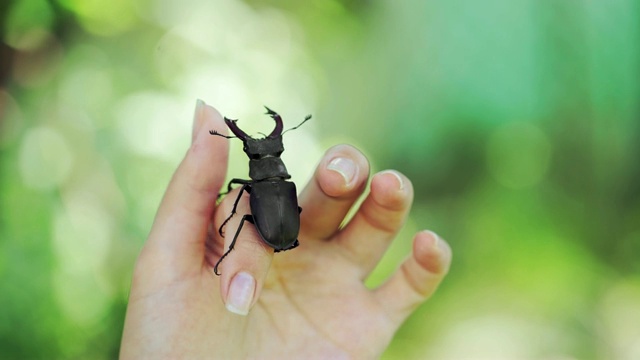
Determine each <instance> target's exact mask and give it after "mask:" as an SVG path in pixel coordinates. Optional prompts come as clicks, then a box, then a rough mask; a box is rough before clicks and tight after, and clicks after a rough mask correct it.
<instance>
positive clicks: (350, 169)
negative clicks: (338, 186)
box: [327, 157, 358, 185]
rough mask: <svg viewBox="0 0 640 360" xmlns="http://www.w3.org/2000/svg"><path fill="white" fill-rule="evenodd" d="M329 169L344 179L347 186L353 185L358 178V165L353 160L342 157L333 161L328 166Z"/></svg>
mask: <svg viewBox="0 0 640 360" xmlns="http://www.w3.org/2000/svg"><path fill="white" fill-rule="evenodd" d="M327 169H329V170H333V171H335V172H337V173H338V174H340V175H341V176H342V177H343V178H344V181H345V185H349V184H351V182H352V181H353V180H354V179H355V177H356V172H357V171H358V169H357V167H356V164H355V163H354V162H353V161H352V160H351V159H347V158H340V157H339V158H335V159H333V160H331V162H329V165H327Z"/></svg>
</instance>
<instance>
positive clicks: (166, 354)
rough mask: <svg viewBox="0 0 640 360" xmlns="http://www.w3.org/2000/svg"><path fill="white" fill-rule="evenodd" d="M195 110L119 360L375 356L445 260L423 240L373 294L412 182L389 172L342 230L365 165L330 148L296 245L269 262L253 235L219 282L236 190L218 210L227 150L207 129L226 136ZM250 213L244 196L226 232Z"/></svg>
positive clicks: (214, 119) (439, 247) (142, 260)
mask: <svg viewBox="0 0 640 360" xmlns="http://www.w3.org/2000/svg"><path fill="white" fill-rule="evenodd" d="M198 104H199V105H198V107H197V109H196V114H195V118H194V130H193V139H192V140H193V141H192V145H191V147H190V149H189V150H188V152H187V154H186V156H185V158H184V160H183V161H182V163H181V164H180V166H179V167H178V169H177V171H176V173H175V174H174V176H173V178H172V180H171V183H170V184H169V187H168V189H167V192H166V194H165V196H164V198H163V200H162V203H161V205H160V208H159V210H158V213H157V215H156V219H155V221H154V224H153V227H152V230H151V233H150V234H149V238H148V240H147V242H146V244H145V246H144V248H143V250H142V252H141V254H140V256H139V258H138V260H137V262H136V266H135V270H134V274H133V281H132V286H131V293H130V297H129V304H128V307H127V316H126V321H125V326H124V332H123V338H122V345H121V350H120V351H121V352H120V355H121V358H122V359H141V358H150V359H160V358H225V359H226V358H292V357H295V358H373V357H379V356H380V355H381V354H382V352H383V351H384V350H385V348H386V347H387V345H388V344H389V342H390V341H391V339H392V337H393V335H394V333H395V331H396V330H397V329H398V328H399V326H400V325H401V324H402V322H403V321H404V320H405V319H406V318H407V316H409V315H410V314H411V313H412V312H413V311H414V310H415V309H416V308H417V307H418V306H419V305H420V304H421V303H422V302H423V301H424V300H426V299H427V298H428V297H429V296H431V295H432V294H433V293H434V292H435V290H436V288H437V286H438V284H439V283H440V281H441V280H442V279H443V277H444V276H445V274H446V273H447V271H448V268H449V264H450V261H451V249H450V248H449V246H448V245H447V243H446V242H444V241H443V240H442V239H440V238H439V237H437V236H436V235H435V234H434V233H432V232H428V231H423V232H419V233H418V234H416V235H415V237H414V240H413V251H412V254H411V255H410V256H409V257H408V258H407V259H406V260H405V261H404V262H403V263H402V264H401V265H400V267H399V268H398V270H397V271H396V272H395V273H394V274H392V276H391V277H390V278H389V279H388V280H387V281H386V282H385V283H384V284H383V285H381V286H380V287H378V288H376V289H368V288H367V287H365V285H364V280H365V279H366V278H367V276H368V275H369V274H370V273H371V271H372V270H373V268H374V267H375V266H376V264H377V263H378V261H379V260H380V258H381V257H382V255H383V253H384V252H385V250H386V249H387V247H388V245H389V243H390V242H391V241H392V240H393V238H394V237H395V236H396V234H397V233H398V231H399V230H400V228H401V227H402V225H403V223H404V221H405V219H406V217H407V214H408V212H409V209H410V205H411V202H412V197H413V188H412V186H411V182H410V181H409V180H408V179H407V178H406V177H404V176H403V175H402V174H399V173H398V172H395V171H383V172H381V173H378V174H376V175H374V176H373V178H372V181H371V187H370V188H371V191H370V193H369V194H368V195H367V197H366V199H365V200H364V202H363V203H362V205H361V206H360V208H359V209H358V211H357V212H356V214H355V215H354V217H353V218H352V219H351V220H350V221H349V223H348V224H346V225H345V226H344V228H340V225H341V223H342V221H343V220H344V218H345V216H346V214H347V212H348V211H349V209H350V208H351V207H352V206H353V205H354V203H355V201H356V200H357V199H358V198H359V197H360V196H361V195H362V193H363V191H364V189H365V186H366V182H367V181H368V174H369V164H368V162H367V160H366V158H365V157H364V156H363V155H362V154H361V153H360V152H359V151H357V150H356V149H354V148H353V147H351V146H347V145H341V146H336V147H333V148H331V149H330V150H328V151H327V153H326V154H325V155H324V157H323V159H322V160H321V161H320V164H319V165H318V168H317V170H316V172H315V174H314V176H313V178H312V179H311V181H310V182H309V184H307V186H306V187H305V188H304V190H303V191H302V192H301V194H300V196H299V202H300V206H301V207H302V209H303V211H302V213H301V214H300V216H301V228H300V235H299V239H300V246H299V247H297V248H296V249H294V250H291V251H286V252H280V253H278V254H277V255H276V256H275V257H274V256H273V249H271V248H270V247H269V246H267V245H266V244H264V242H263V241H262V240H261V239H260V236H259V235H258V234H257V232H256V230H255V228H254V227H253V226H251V225H250V224H245V226H244V228H243V230H242V232H241V234H240V236H239V237H238V240H237V243H236V246H235V249H234V250H233V251H232V252H231V253H230V254H229V256H227V257H226V258H225V259H224V261H223V262H222V263H221V265H220V269H221V272H222V275H221V276H220V277H218V276H215V275H214V274H213V264H215V263H216V262H217V261H218V259H219V258H220V256H221V255H222V254H223V253H224V251H225V250H226V249H227V247H228V246H229V243H230V242H231V238H232V236H226V237H225V238H221V237H220V236H219V235H218V233H217V230H218V227H219V226H220V225H221V224H222V222H223V221H224V219H225V218H226V217H227V216H228V215H229V214H230V212H231V208H232V205H233V201H234V200H235V198H236V196H237V191H238V189H236V190H234V191H232V192H231V193H230V194H229V196H227V197H226V198H224V200H223V201H222V202H221V203H220V204H219V205H217V206H216V198H217V196H218V193H219V191H220V188H221V187H222V186H223V185H224V184H223V182H224V179H225V176H226V169H227V161H228V160H227V157H228V141H226V140H224V139H220V138H217V137H212V136H210V135H209V132H208V131H209V130H216V131H217V132H219V133H222V134H226V133H227V129H226V126H225V124H224V121H223V120H222V117H221V116H220V114H219V113H218V112H217V111H216V110H215V109H213V108H212V107H210V106H207V105H205V104H204V103H202V102H199V103H198ZM234 194H235V196H234ZM249 212H250V210H249V205H248V199H247V196H246V195H245V197H244V198H243V199H242V200H241V201H240V203H239V205H238V215H236V216H234V217H232V218H231V220H230V221H229V222H228V224H227V225H226V226H227V234H232V233H234V232H235V231H234V230H235V229H236V228H237V227H238V225H239V221H240V218H241V217H242V214H246V213H249ZM228 310H229V311H228ZM249 310H250V311H249ZM238 314H244V315H246V316H241V315H238Z"/></svg>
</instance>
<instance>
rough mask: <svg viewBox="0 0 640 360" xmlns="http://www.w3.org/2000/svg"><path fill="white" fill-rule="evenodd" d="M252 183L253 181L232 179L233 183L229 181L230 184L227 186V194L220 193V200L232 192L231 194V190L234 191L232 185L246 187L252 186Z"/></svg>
mask: <svg viewBox="0 0 640 360" xmlns="http://www.w3.org/2000/svg"><path fill="white" fill-rule="evenodd" d="M252 183H253V181H252V180H245V179H237V178H234V179H231V181H229V184H227V191H225V192H222V193H219V194H218V200H219V199H220V198H221V197H222V196H224V195H227V194H228V193H230V192H231V190H233V188H232V187H231V185H233V184H242V185H246V184H252Z"/></svg>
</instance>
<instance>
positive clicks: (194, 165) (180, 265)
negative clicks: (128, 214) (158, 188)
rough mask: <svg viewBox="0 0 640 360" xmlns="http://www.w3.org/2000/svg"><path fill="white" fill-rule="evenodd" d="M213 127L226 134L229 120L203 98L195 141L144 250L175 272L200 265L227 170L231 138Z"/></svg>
mask: <svg viewBox="0 0 640 360" xmlns="http://www.w3.org/2000/svg"><path fill="white" fill-rule="evenodd" d="M209 130H216V131H218V132H220V133H223V134H224V133H226V126H225V124H224V121H223V119H222V116H220V114H219V113H218V111H217V110H215V109H214V108H213V107H211V106H208V105H206V104H205V103H204V102H203V101H201V100H199V101H198V103H197V105H196V112H195V115H194V123H193V134H192V144H191V147H190V148H189V150H188V151H187V154H186V155H185V157H184V159H183V160H182V162H181V163H180V165H179V167H178V169H177V170H176V172H175V173H174V175H173V178H172V179H171V182H170V184H169V186H168V188H167V191H166V193H165V195H164V198H163V199H162V202H161V204H160V208H159V210H158V213H157V215H156V219H155V221H154V224H153V227H152V229H151V233H150V235H149V239H148V241H147V243H146V244H145V248H144V250H143V252H142V254H141V255H140V257H141V259H140V260H139V262H140V261H141V260H144V259H148V258H150V259H153V261H155V262H156V263H161V264H163V265H162V267H161V269H163V270H166V271H167V273H169V274H174V276H179V275H180V274H181V273H183V272H186V271H192V270H200V269H202V264H203V260H204V240H205V235H206V231H207V227H208V224H209V222H210V219H211V215H212V213H213V208H214V206H215V202H216V197H217V195H218V191H219V190H220V186H221V185H222V182H223V181H224V177H225V175H226V168H227V156H228V149H229V145H228V141H227V140H225V139H222V138H218V137H213V136H211V135H210V134H209ZM156 270H157V269H156Z"/></svg>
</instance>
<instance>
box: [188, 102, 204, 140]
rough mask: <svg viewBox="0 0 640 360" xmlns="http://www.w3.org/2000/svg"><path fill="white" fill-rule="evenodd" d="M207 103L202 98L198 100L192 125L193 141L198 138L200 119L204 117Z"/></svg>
mask: <svg viewBox="0 0 640 360" xmlns="http://www.w3.org/2000/svg"><path fill="white" fill-rule="evenodd" d="M205 105H206V104H205V103H204V101H202V100H200V99H198V100H196V110H195V112H194V114H193V124H192V125H191V142H194V141H195V140H196V136H197V135H198V131H199V130H200V125H201V121H200V119H202V110H204V106H205Z"/></svg>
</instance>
